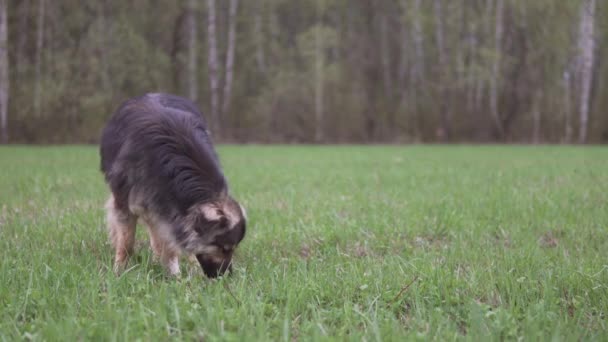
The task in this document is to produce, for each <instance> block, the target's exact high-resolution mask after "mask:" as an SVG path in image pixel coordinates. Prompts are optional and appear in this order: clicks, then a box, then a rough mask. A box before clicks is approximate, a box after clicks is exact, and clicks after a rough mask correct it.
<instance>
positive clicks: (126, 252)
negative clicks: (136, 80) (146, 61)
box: [100, 93, 246, 278]
mask: <svg viewBox="0 0 608 342" xmlns="http://www.w3.org/2000/svg"><path fill="white" fill-rule="evenodd" d="M100 156H101V171H102V172H103V174H104V176H105V181H106V183H107V185H108V187H109V188H110V191H111V196H110V198H109V199H108V201H107V203H106V213H107V226H108V230H109V235H110V240H111V243H112V245H113V247H114V251H115V258H114V271H115V272H116V273H120V272H122V271H124V269H125V266H126V264H127V262H128V259H129V256H130V255H131V254H132V253H133V244H134V241H135V229H136V224H137V221H138V219H141V221H142V222H143V223H144V224H145V225H146V226H147V230H148V235H149V237H150V245H151V247H152V250H153V252H154V254H155V255H156V256H157V257H158V258H159V259H160V261H161V263H162V264H163V265H164V266H165V268H166V269H167V271H168V273H169V274H171V275H178V274H179V273H180V268H179V256H180V255H181V254H182V253H185V254H187V255H190V256H192V255H194V256H196V259H197V260H198V262H199V263H200V265H201V267H202V269H203V271H204V273H205V274H206V275H207V276H208V277H210V278H215V277H217V276H220V275H222V274H224V273H225V272H226V271H227V270H228V271H230V270H231V269H232V255H233V253H234V250H235V248H236V247H237V246H238V244H239V243H240V242H241V241H242V240H243V238H244V236H245V230H246V212H245V209H244V208H243V207H242V206H241V205H240V204H239V203H238V202H237V201H236V200H234V199H233V198H232V197H231V196H230V194H229V191H228V184H227V181H226V178H225V177H224V174H223V172H222V168H221V166H220V162H219V159H218V156H217V154H216V151H215V149H214V147H213V143H212V140H211V136H210V133H209V131H208V129H207V124H206V122H205V120H204V119H203V116H202V114H201V112H200V111H199V110H198V109H197V108H196V106H195V105H194V104H193V103H192V102H190V101H189V100H187V99H185V98H182V97H178V96H175V95H170V94H162V93H150V94H145V95H143V96H141V97H137V98H132V99H130V100H127V101H126V102H124V103H123V104H122V105H121V106H120V107H119V108H118V109H117V110H116V111H115V112H114V114H113V115H112V117H111V118H110V120H109V121H108V123H107V124H106V126H105V128H104V129H103V132H102V135H101V143H100Z"/></svg>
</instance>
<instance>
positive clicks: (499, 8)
mask: <svg viewBox="0 0 608 342" xmlns="http://www.w3.org/2000/svg"><path fill="white" fill-rule="evenodd" d="M490 1H491V0H488V3H489V2H490ZM502 34H503V0H496V22H495V29H494V43H495V44H496V52H495V53H496V55H495V56H494V64H493V65H492V78H491V82H492V83H491V86H490V113H491V115H492V118H493V119H494V125H495V128H496V131H497V133H498V136H499V137H501V138H502V137H503V136H504V128H503V124H502V119H501V117H500V113H499V112H498V80H499V77H500V60H501V53H502V49H501V43H502Z"/></svg>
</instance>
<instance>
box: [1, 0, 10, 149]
mask: <svg viewBox="0 0 608 342" xmlns="http://www.w3.org/2000/svg"><path fill="white" fill-rule="evenodd" d="M7 1H8V0H0V140H1V141H2V143H7V142H8V92H9V77H8V67H9V66H8V45H7V44H8V41H7V35H8V32H7V31H8V28H7V26H8V23H7V21H8V15H7V10H6V7H7Z"/></svg>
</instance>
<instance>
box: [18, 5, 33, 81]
mask: <svg viewBox="0 0 608 342" xmlns="http://www.w3.org/2000/svg"><path fill="white" fill-rule="evenodd" d="M29 12H30V0H22V1H19V8H18V15H19V24H18V25H19V26H18V27H17V30H19V36H18V38H17V58H15V62H14V68H15V70H16V72H17V78H21V76H23V70H24V66H25V65H27V60H26V58H27V57H26V45H27V38H28V37H27V36H28V35H27V32H28V27H29V24H30V23H29V17H30V13H29Z"/></svg>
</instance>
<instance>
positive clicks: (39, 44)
mask: <svg viewBox="0 0 608 342" xmlns="http://www.w3.org/2000/svg"><path fill="white" fill-rule="evenodd" d="M45 8H46V0H38V23H37V26H36V62H35V63H36V83H35V88H34V115H35V116H36V117H40V101H41V100H40V97H41V96H42V89H41V88H42V85H41V81H42V78H41V68H42V49H43V43H44V16H45Z"/></svg>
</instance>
